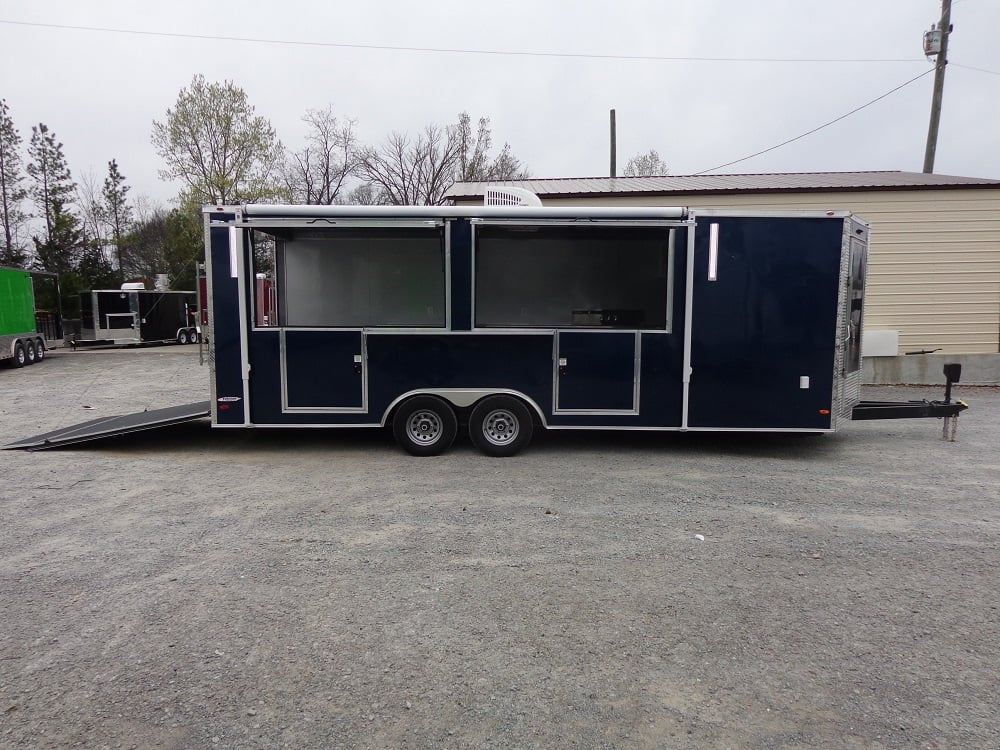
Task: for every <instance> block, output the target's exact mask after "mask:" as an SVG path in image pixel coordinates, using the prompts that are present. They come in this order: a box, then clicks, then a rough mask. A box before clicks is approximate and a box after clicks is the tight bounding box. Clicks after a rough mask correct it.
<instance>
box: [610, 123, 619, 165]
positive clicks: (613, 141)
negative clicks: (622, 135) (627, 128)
mask: <svg viewBox="0 0 1000 750" xmlns="http://www.w3.org/2000/svg"><path fill="white" fill-rule="evenodd" d="M617 148H618V145H617V141H616V136H615V111H614V110H611V176H612V177H617V176H618V165H617V164H615V151H616V150H617Z"/></svg>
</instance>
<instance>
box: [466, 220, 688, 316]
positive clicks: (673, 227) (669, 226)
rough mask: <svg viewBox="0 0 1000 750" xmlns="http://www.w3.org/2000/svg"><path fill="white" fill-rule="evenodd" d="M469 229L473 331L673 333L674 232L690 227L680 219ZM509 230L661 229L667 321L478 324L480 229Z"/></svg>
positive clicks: (515, 223)
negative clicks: (638, 324) (658, 324)
mask: <svg viewBox="0 0 1000 750" xmlns="http://www.w3.org/2000/svg"><path fill="white" fill-rule="evenodd" d="M469 223H470V225H471V242H470V244H471V254H472V257H471V269H472V273H471V277H472V278H471V286H472V289H471V290H470V295H471V305H472V309H471V315H472V330H473V331H476V332H479V333H490V332H498V331H511V332H533V331H554V330H571V331H587V330H590V331H612V330H617V331H631V330H634V331H639V332H640V333H662V334H670V333H673V332H674V331H673V329H674V314H673V307H674V286H675V282H676V277H675V273H676V270H675V266H676V259H677V229H679V228H684V229H687V230H688V231H691V226H690V224H689V223H688V222H687V221H684V220H683V219H650V220H643V219H622V220H619V219H527V220H525V219H516V218H510V219H508V218H497V219H492V218H491V219H480V218H473V219H471V220H470V222H469ZM498 225H499V226H509V227H575V228H581V227H586V228H609V227H613V228H619V227H621V228H636V227H640V228H645V229H650V228H662V229H665V230H667V232H668V235H667V268H666V280H665V284H666V290H665V292H666V294H665V306H666V317H665V323H664V327H663V328H650V327H635V328H632V327H628V326H622V327H615V326H600V325H598V326H585V325H567V326H562V325H531V326H516V325H497V326H481V325H479V323H478V316H477V312H478V299H477V296H476V282H477V273H478V260H479V232H478V230H479V228H480V227H484V226H498Z"/></svg>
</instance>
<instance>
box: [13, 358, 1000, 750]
mask: <svg viewBox="0 0 1000 750" xmlns="http://www.w3.org/2000/svg"><path fill="white" fill-rule="evenodd" d="M207 380H208V373H207V368H199V367H198V357H197V350H196V348H194V347H179V346H174V347H161V348H151V349H142V350H128V351H81V352H71V351H58V352H55V353H53V354H52V355H51V356H50V358H49V359H48V360H47V361H45V362H43V363H41V364H40V365H35V366H33V367H30V368H25V369H23V370H3V371H0V444H6V443H8V442H12V441H14V440H16V439H20V438H23V437H27V436H30V435H33V434H37V433H41V432H45V431H48V430H52V429H55V428H58V427H62V426H68V425H70V424H75V423H77V422H82V421H86V420H88V419H94V418H96V417H100V416H107V415H111V414H118V413H125V412H129V411H133V410H135V411H139V410H142V409H144V408H157V407H161V406H171V405H174V404H179V403H188V402H192V401H198V400H202V399H204V398H207V393H208V387H207ZM939 394H940V389H920V388H912V389H911V388H905V389H904V388H893V389H886V388H879V389H874V388H872V389H868V390H867V392H866V394H865V395H866V397H868V398H892V399H899V398H924V397H927V398H937V397H939ZM959 395H960V397H963V398H965V399H966V400H968V401H969V402H970V403H971V404H972V408H971V410H970V411H969V412H967V414H966V416H964V417H963V418H962V420H961V427H960V429H959V433H958V442H956V443H949V442H944V441H942V440H941V439H940V435H941V423H940V422H938V421H934V420H911V421H896V422H861V423H855V424H852V425H850V426H849V427H848V428H847V429H845V430H843V431H842V432H840V433H838V434H836V435H827V436H820V437H797V436H758V435H752V436H747V435H728V434H715V435H707V434H701V435H699V434H688V435H678V434H653V433H624V434H622V433H595V434H579V433H554V434H551V435H539V436H537V438H536V440H535V441H534V442H533V444H532V445H531V446H530V447H529V448H528V450H527V452H526V453H524V454H523V455H521V456H519V457H517V458H514V459H506V460H503V459H489V458H485V457H483V456H481V455H480V454H479V453H478V452H476V451H475V450H474V449H473V448H472V447H471V445H470V444H469V443H468V441H467V440H466V441H462V442H460V443H458V444H456V446H455V447H454V448H453V449H452V451H450V452H449V453H448V454H446V455H444V456H440V457H437V458H429V459H427V458H424V459H420V458H412V457H410V456H407V455H405V454H404V453H402V452H401V451H400V450H399V449H397V448H396V447H395V445H394V444H393V443H392V439H391V436H390V435H388V434H387V433H383V432H380V431H356V430H355V431H352V430H345V431H329V432H327V431H318V430H302V431H297V432H295V431H254V432H249V431H248V432H242V431H226V430H215V431H213V430H211V429H210V428H208V427H207V425H204V424H190V425H182V426H177V427H174V428H168V429H165V430H160V431H154V432H148V433H142V434H138V435H132V436H128V437H124V438H118V439H113V440H108V441H102V442H95V443H90V444H87V445H84V446H76V447H73V448H67V449H61V450H53V451H45V452H39V453H26V452H20V451H17V452H15V451H8V452H4V453H0V462H2V466H3V467H4V472H3V475H4V477H3V478H4V483H3V489H2V490H0V747H4V748H22V747H32V748H34V747H94V748H99V747H112V748H116V747H126V748H127V747H137V748H148V747H163V748H205V747H233V748H236V747H239V748H277V747H291V748H358V747H362V748H383V747H388V748H799V747H812V748H963V749H964V748H996V747H1000V718H998V710H997V705H998V704H997V672H998V668H1000V625H998V622H1000V612H998V605H997V602H996V591H997V590H998V588H1000V574H998V571H1000V567H998V563H1000V545H998V531H1000V512H998V503H997V501H998V499H1000V491H998V482H997V478H998V469H1000V458H998V454H997V446H998V445H1000V419H998V417H1000V391H997V390H996V389H973V388H961V389H959ZM86 407H90V408H86ZM699 535H700V536H703V537H704V540H702V539H701V538H700V537H699Z"/></svg>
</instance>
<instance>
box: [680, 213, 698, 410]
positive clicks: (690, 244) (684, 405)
mask: <svg viewBox="0 0 1000 750" xmlns="http://www.w3.org/2000/svg"><path fill="white" fill-rule="evenodd" d="M691 218H692V219H694V214H693V213H692V216H691ZM694 235H695V223H694V221H692V223H691V224H690V225H689V226H688V236H687V271H686V272H685V279H684V364H683V365H682V368H683V369H682V371H681V382H682V383H683V388H682V394H681V430H687V429H690V428H689V426H688V411H689V406H690V401H691V375H692V372H693V371H692V368H691V339H692V332H693V330H694V328H693V321H692V315H693V313H694Z"/></svg>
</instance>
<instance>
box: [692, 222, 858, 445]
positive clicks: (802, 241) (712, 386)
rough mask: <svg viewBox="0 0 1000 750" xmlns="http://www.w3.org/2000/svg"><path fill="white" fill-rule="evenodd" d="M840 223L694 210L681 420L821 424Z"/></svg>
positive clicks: (713, 424)
mask: <svg viewBox="0 0 1000 750" xmlns="http://www.w3.org/2000/svg"><path fill="white" fill-rule="evenodd" d="M712 223H717V224H718V225H719V230H718V232H719V243H718V248H719V250H718V272H717V280H716V281H710V280H709V278H708V274H709V268H708V262H709V237H710V231H709V225H710V224H712ZM843 231H844V220H843V219H842V218H830V219H823V218H815V219H812V218H803V219H792V218H780V219H776V218H721V217H720V218H712V217H704V218H699V221H698V229H697V233H696V241H695V244H696V247H695V273H694V310H693V314H692V315H693V323H694V325H693V337H692V347H691V367H692V375H691V395H690V415H689V425H690V426H691V427H705V428H744V429H768V428H771V429H788V428H795V429H828V428H829V427H830V420H831V417H830V415H829V413H827V414H825V415H824V414H822V413H821V411H822V410H830V409H831V401H832V393H833V375H834V361H835V355H836V334H837V331H836V324H837V310H838V292H839V279H840V263H841V248H842V245H843ZM802 376H806V377H808V378H809V387H808V388H807V389H803V388H801V387H800V378H801V377H802Z"/></svg>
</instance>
